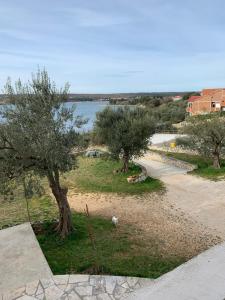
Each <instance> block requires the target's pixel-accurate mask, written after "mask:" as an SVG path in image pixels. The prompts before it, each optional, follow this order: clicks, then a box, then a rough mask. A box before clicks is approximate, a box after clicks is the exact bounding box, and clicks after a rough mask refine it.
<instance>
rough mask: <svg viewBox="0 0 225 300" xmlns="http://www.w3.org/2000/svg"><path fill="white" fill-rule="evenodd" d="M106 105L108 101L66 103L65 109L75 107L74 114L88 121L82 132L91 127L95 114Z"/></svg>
mask: <svg viewBox="0 0 225 300" xmlns="http://www.w3.org/2000/svg"><path fill="white" fill-rule="evenodd" d="M108 104H109V102H108V101H104V102H102V101H84V102H75V103H74V102H67V103H66V104H65V105H66V106H67V107H71V106H73V105H75V107H76V110H75V112H74V114H75V115H79V116H82V117H84V118H87V119H88V123H87V124H85V125H84V126H82V130H85V131H87V130H90V129H92V127H93V123H94V121H95V114H96V112H98V111H101V110H103V109H104V108H105V107H106V106H107V105H108Z"/></svg>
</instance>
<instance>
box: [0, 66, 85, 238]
mask: <svg viewBox="0 0 225 300" xmlns="http://www.w3.org/2000/svg"><path fill="white" fill-rule="evenodd" d="M68 90H69V86H68V85H67V84H66V85H65V86H64V87H63V88H62V89H57V88H56V85H55V84H54V82H52V81H51V80H50V78H49V76H48V74H47V72H46V71H45V70H43V71H40V70H38V72H37V74H35V75H33V76H32V79H31V81H28V83H25V84H23V83H22V82H21V81H20V80H18V81H17V82H16V83H15V85H12V83H11V81H10V80H8V82H7V84H6V86H5V94H6V95H7V98H8V99H9V100H10V103H14V104H11V105H7V106H4V107H3V108H2V109H1V112H0V114H1V116H0V117H1V125H0V177H1V180H0V181H1V184H2V185H4V184H6V183H7V182H8V181H9V180H16V179H18V180H21V178H22V177H24V176H26V174H28V173H30V172H32V173H33V174H36V175H37V176H46V177H47V179H48V183H49V187H50V189H51V191H52V194H53V195H54V197H55V200H56V202H57V205H58V209H59V223H58V225H57V230H58V232H59V233H60V235H61V237H65V236H66V235H68V234H69V233H70V232H71V231H72V229H73V225H72V219H71V210H70V206H69V203H68V201H67V188H66V187H63V186H62V185H61V183H60V176H61V174H63V173H64V172H66V171H68V170H71V169H72V168H74V167H76V156H75V155H74V154H73V149H74V148H75V147H78V148H79V147H81V146H82V145H81V144H82V143H81V136H80V134H79V133H78V132H77V131H75V129H74V128H76V127H79V126H81V125H82V120H81V119H80V118H79V117H74V110H73V109H69V108H66V107H65V106H64V105H63V102H64V101H66V100H67V99H68Z"/></svg>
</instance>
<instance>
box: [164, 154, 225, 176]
mask: <svg viewBox="0 0 225 300" xmlns="http://www.w3.org/2000/svg"><path fill="white" fill-rule="evenodd" d="M161 153H163V154H165V155H166V156H168V157H173V158H176V159H179V160H183V161H185V162H188V163H191V164H194V165H196V166H197V169H196V170H194V171H192V172H190V173H189V174H194V175H198V176H201V177H204V178H207V179H210V180H220V179H224V178H225V160H222V161H221V168H220V169H215V168H213V166H212V163H213V162H212V159H210V158H204V157H202V156H200V155H191V154H186V153H174V152H161Z"/></svg>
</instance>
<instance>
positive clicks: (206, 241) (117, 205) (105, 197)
mask: <svg viewBox="0 0 225 300" xmlns="http://www.w3.org/2000/svg"><path fill="white" fill-rule="evenodd" d="M69 199H70V205H71V207H73V208H74V209H75V210H76V211H84V208H85V205H86V203H87V204H88V206H89V211H90V212H91V214H94V215H100V216H104V217H107V218H110V219H111V217H112V216H113V215H116V216H117V217H119V224H121V225H123V224H131V225H132V227H133V228H134V229H133V230H134V235H135V236H139V237H140V238H141V239H145V240H146V241H149V247H151V245H153V244H154V248H155V249H158V251H159V252H160V253H161V254H162V255H165V256H169V255H171V256H173V255H176V256H182V257H186V258H190V257H192V256H194V255H196V254H198V253H199V252H201V251H203V250H205V249H207V248H208V247H209V246H211V245H213V244H215V243H217V242H218V239H217V238H216V237H215V236H213V235H211V234H209V232H208V231H207V230H205V228H204V227H203V226H199V225H198V224H197V223H195V222H193V221H192V220H188V219H186V218H185V217H184V216H183V215H182V213H181V212H179V211H176V210H174V209H173V207H171V204H170V203H168V202H167V201H166V200H165V198H164V196H163V195H160V194H158V193H152V194H145V195H140V196H121V195H117V194H104V193H84V194H82V193H76V194H70V195H69Z"/></svg>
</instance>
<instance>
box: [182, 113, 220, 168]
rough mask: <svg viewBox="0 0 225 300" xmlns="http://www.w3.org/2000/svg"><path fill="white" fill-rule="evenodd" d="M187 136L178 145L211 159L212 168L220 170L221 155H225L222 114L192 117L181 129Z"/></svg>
mask: <svg viewBox="0 0 225 300" xmlns="http://www.w3.org/2000/svg"><path fill="white" fill-rule="evenodd" d="M182 131H183V133H185V134H187V137H185V138H184V139H179V140H178V143H179V144H182V145H184V146H185V147H186V148H189V149H193V150H196V151H198V152H199V153H200V154H202V155H203V156H206V157H211V158H213V166H214V167H215V168H220V158H221V154H224V153H225V116H224V114H223V113H211V114H208V115H199V116H193V117H190V118H189V119H187V122H186V125H185V126H184V128H183V130H182Z"/></svg>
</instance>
